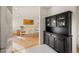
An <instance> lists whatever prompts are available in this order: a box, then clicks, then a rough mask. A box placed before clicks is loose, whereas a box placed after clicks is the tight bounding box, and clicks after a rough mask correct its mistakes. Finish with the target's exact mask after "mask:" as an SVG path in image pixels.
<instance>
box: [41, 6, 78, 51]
mask: <svg viewBox="0 0 79 59" xmlns="http://www.w3.org/2000/svg"><path fill="white" fill-rule="evenodd" d="M65 11H72V12H73V13H72V35H73V37H72V50H73V52H76V48H77V7H75V6H53V7H51V8H50V9H49V10H48V11H47V13H48V14H47V15H48V16H51V15H55V14H58V13H61V12H65ZM42 12H43V13H44V14H46V13H45V11H42ZM43 16H44V17H45V16H46V15H43ZM43 16H42V17H43ZM42 21H44V19H42ZM42 21H41V22H42ZM44 24H45V23H43V24H42V23H41V25H43V26H45V25H44ZM42 30H43V28H42Z"/></svg>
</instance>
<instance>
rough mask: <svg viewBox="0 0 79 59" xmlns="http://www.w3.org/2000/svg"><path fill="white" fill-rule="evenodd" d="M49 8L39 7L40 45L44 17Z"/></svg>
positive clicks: (43, 28) (41, 42)
mask: <svg viewBox="0 0 79 59" xmlns="http://www.w3.org/2000/svg"><path fill="white" fill-rule="evenodd" d="M48 10H49V7H40V44H43V38H44V36H43V31H44V30H45V17H47V16H48Z"/></svg>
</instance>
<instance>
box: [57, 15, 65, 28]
mask: <svg viewBox="0 0 79 59" xmlns="http://www.w3.org/2000/svg"><path fill="white" fill-rule="evenodd" d="M65 25H66V22H65V15H58V17H57V26H59V27H63V26H65Z"/></svg>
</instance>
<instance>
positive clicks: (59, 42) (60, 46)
mask: <svg viewBox="0 0 79 59" xmlns="http://www.w3.org/2000/svg"><path fill="white" fill-rule="evenodd" d="M55 49H56V50H57V51H58V52H60V53H63V52H64V38H55Z"/></svg>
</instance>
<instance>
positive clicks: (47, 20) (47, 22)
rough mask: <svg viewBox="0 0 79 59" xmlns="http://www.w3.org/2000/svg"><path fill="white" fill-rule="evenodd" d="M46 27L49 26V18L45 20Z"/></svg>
mask: <svg viewBox="0 0 79 59" xmlns="http://www.w3.org/2000/svg"><path fill="white" fill-rule="evenodd" d="M46 25H47V26H49V27H50V26H51V25H50V18H48V19H46Z"/></svg>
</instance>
